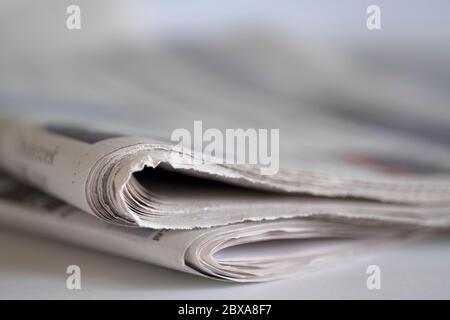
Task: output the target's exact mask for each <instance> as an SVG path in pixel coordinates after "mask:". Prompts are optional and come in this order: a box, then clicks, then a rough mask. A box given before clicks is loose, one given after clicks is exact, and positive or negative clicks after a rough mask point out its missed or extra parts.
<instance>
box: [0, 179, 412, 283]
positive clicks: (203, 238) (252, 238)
mask: <svg viewBox="0 0 450 320" xmlns="http://www.w3.org/2000/svg"><path fill="white" fill-rule="evenodd" d="M0 222H1V224H2V225H6V226H10V227H14V228H19V229H22V230H28V231H30V232H32V233H35V234H39V235H44V236H47V237H50V238H53V239H57V240H62V241H66V242H69V243H73V244H78V245H81V246H85V247H88V248H92V249H96V250H101V251H103V252H109V253H112V254H116V255H119V256H123V257H127V258H131V259H135V260H139V261H143V262H148V263H152V264H156V265H160V266H164V267H168V268H171V269H175V270H179V271H183V272H188V273H192V274H196V275H201V276H205V277H209V278H212V279H217V280H225V281H234V282H255V281H267V280H274V279H277V278H282V277H286V276H288V275H292V274H294V273H300V274H303V275H306V274H308V273H309V272H312V271H314V270H317V269H319V268H320V269H321V268H325V267H330V266H332V265H335V264H336V263H338V262H339V261H342V260H345V259H349V258H350V257H355V255H358V254H360V253H363V252H364V250H370V251H371V252H372V251H373V250H374V249H375V248H377V247H378V248H379V247H380V246H381V245H383V247H385V246H386V245H389V244H392V243H393V242H394V241H399V240H404V239H405V238H406V237H410V236H411V235H412V234H413V233H414V231H415V230H414V228H410V227H406V226H401V227H400V226H397V228H394V229H392V228H385V227H384V226H383V225H382V224H374V223H369V222H367V221H366V222H361V221H360V222H359V224H353V223H348V222H343V221H337V220H334V221H327V220H316V219H285V220H276V221H266V222H260V223H255V222H246V223H241V224H234V225H228V226H222V227H216V228H210V229H197V230H180V231H178V230H152V229H147V228H129V227H123V226H116V225H113V224H109V223H105V222H102V221H99V220H98V219H95V218H93V217H90V216H89V215H86V214H84V213H81V212H79V210H78V209H76V208H74V207H72V206H69V205H67V204H65V203H63V202H62V201H60V200H58V199H55V198H53V197H51V196H49V195H47V194H45V193H43V192H40V191H38V190H36V189H32V188H30V187H27V186H24V185H21V184H19V183H17V182H16V181H14V180H12V179H11V178H8V177H7V176H5V175H0Z"/></svg>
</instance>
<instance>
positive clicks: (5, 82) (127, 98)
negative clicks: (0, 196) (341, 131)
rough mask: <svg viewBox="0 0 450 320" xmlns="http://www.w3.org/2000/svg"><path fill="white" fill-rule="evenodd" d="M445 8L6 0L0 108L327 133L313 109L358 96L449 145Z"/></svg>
mask: <svg viewBox="0 0 450 320" xmlns="http://www.w3.org/2000/svg"><path fill="white" fill-rule="evenodd" d="M73 4H75V5H78V6H79V7H80V9H81V29H80V30H69V29H68V28H67V27H66V20H67V19H68V17H69V14H67V13H66V9H67V7H68V6H69V5H73ZM372 4H376V5H378V6H379V7H380V9H381V29H380V30H368V28H367V26H366V20H367V18H368V14H367V13H366V10H367V7H368V6H369V5H372ZM449 15H450V2H448V1H445V0H416V1H407V0H395V1H383V0H377V1H376V2H374V1H365V0H363V1H361V0H343V1H324V0H318V1H293V0H290V1H289V0H281V1H256V0H246V1H234V0H232V1H226V2H223V3H219V2H211V1H204V0H193V1H176V0H172V1H155V0H153V1H151V0H148V1H144V0H114V1H106V0H95V1H88V0H86V1H83V0H72V1H66V0H43V1H38V2H37V1H22V0H11V1H10V0H3V1H2V2H1V7H0V37H1V43H2V45H1V50H0V109H1V112H2V115H11V114H12V115H20V116H21V117H31V118H33V119H42V120H53V121H71V122H73V121H75V122H85V123H88V124H89V125H95V126H97V127H111V126H113V127H114V129H126V130H134V131H145V132H146V133H147V134H149V135H153V136H156V137H162V138H167V137H169V136H170V132H172V130H174V129H175V128H180V127H186V128H191V127H192V121H193V120H204V121H206V122H207V126H209V127H217V128H225V127H231V128H236V127H256V128H280V129H281V132H282V135H281V140H282V144H283V143H285V144H286V145H289V144H291V143H292V142H293V141H294V140H295V139H298V137H299V133H300V131H299V127H301V126H304V128H305V129H304V130H303V131H301V132H302V136H303V134H304V133H305V132H306V134H307V135H309V136H308V137H309V138H310V139H311V141H317V140H316V138H318V137H319V138H321V140H324V139H323V131H324V129H325V128H326V122H323V120H322V119H323V118H322V117H320V118H317V117H316V116H315V115H316V114H317V113H318V112H320V110H327V112H328V111H329V110H338V112H339V113H341V114H345V115H346V117H347V118H348V119H353V120H354V119H356V118H358V119H360V120H361V119H362V118H364V117H361V115H360V114H357V115H355V114H354V112H353V111H354V110H355V109H358V110H366V111H367V110H369V111H370V113H371V119H372V120H373V119H374V118H373V115H375V116H376V119H378V118H379V117H381V118H382V119H384V120H386V119H400V120H401V119H407V120H406V122H407V123H420V125H419V127H422V124H423V123H425V124H426V130H423V128H421V130H419V131H420V133H421V134H423V133H424V134H425V135H427V136H428V138H430V137H431V138H432V139H431V140H433V142H436V141H438V140H440V142H443V141H444V142H445V143H447V145H448V141H449V140H450V133H449V129H448V128H449V127H450V126H448V124H449V123H450V106H449V101H450V100H449V95H450V90H449V88H450V54H449V53H450V19H449ZM349 109H351V110H353V111H352V112H349ZM349 115H350V116H349ZM405 115H407V117H406V118H405ZM353 120H352V121H353ZM378 120H379V119H378ZM378 120H377V121H378ZM353 122H354V121H353ZM394 122H395V121H394ZM308 124H309V126H308ZM388 125H391V124H388ZM402 125H403V124H402ZM431 127H433V128H436V127H439V128H441V129H442V128H443V129H442V130H440V131H439V133H436V132H431V133H430V132H429V131H430V130H429V128H431ZM306 128H308V130H306ZM407 129H408V130H409V129H411V128H407ZM413 129H414V130H413V131H416V132H417V130H416V129H417V126H415V127H414V128H413ZM408 130H407V131H408ZM407 133H408V134H410V133H411V130H409V131H408V132H407ZM447 134H448V135H447ZM313 135H315V137H313ZM289 137H290V138H289ZM303 137H304V136H303ZM309 138H307V137H305V138H304V139H303V140H308V139H309ZM282 148H283V146H282Z"/></svg>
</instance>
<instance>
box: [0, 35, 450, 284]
mask: <svg viewBox="0 0 450 320" xmlns="http://www.w3.org/2000/svg"><path fill="white" fill-rule="evenodd" d="M293 43H299V41H298V39H297V41H289V40H288V41H283V39H282V37H279V35H275V36H274V37H271V38H270V39H268V38H267V37H260V35H258V36H256V37H254V35H252V36H250V37H247V36H243V37H238V38H234V37H229V38H228V39H225V40H223V39H221V40H219V41H209V40H208V41H207V43H206V44H205V43H194V42H188V43H176V44H173V43H171V44H168V45H167V44H166V45H163V46H158V47H149V46H147V45H143V44H142V42H139V43H138V44H134V45H133V43H131V42H130V43H127V44H123V43H108V44H105V43H103V44H102V46H104V47H102V48H98V47H95V48H94V49H93V50H92V49H91V48H90V49H89V50H85V51H84V50H83V48H82V47H81V48H80V47H77V50H75V51H73V52H72V50H69V51H70V52H67V56H64V55H61V52H60V51H58V54H59V55H61V56H58V54H57V55H52V52H46V51H45V49H43V48H40V49H41V50H42V51H43V52H41V51H34V50H28V51H27V50H20V52H23V55H17V54H16V53H15V52H16V51H14V50H9V51H11V52H9V51H8V50H3V51H2V53H1V54H2V58H5V59H0V60H1V61H0V67H1V68H2V70H5V72H3V73H2V76H0V85H1V89H2V91H0V103H1V107H2V110H1V111H2V114H1V116H2V122H1V123H0V168H1V169H2V170H5V171H6V172H7V173H8V174H10V175H11V176H12V177H14V179H16V180H21V182H22V183H24V184H18V183H17V181H12V180H10V179H9V178H4V179H3V178H2V179H3V180H2V181H3V182H2V187H1V190H2V191H1V197H0V198H1V199H0V220H1V221H2V224H10V225H13V226H16V227H19V228H23V229H27V230H30V231H33V232H40V233H42V234H45V235H49V236H53V237H55V238H58V239H62V240H67V241H69V242H74V243H78V244H81V245H85V246H87V247H92V248H96V249H99V250H102V251H108V252H112V253H115V254H119V255H123V256H127V257H130V258H134V259H138V260H143V261H147V262H150V263H155V264H159V265H163V266H166V267H170V268H174V269H178V270H182V271H186V272H191V273H196V274H202V275H205V276H208V277H212V278H218V279H224V280H234V281H259V280H270V279H274V278H278V277H282V276H285V275H287V274H290V273H293V272H306V271H308V270H310V269H313V268H314V267H315V266H318V265H320V264H321V263H322V262H324V261H328V260H329V261H335V260H334V259H337V258H342V257H345V256H347V253H348V254H349V256H351V254H355V253H356V254H358V253H360V252H364V251H369V250H371V249H372V247H373V246H375V245H377V244H378V243H386V242H390V240H393V241H396V240H399V239H403V238H404V237H409V236H411V235H412V233H414V231H415V230H417V229H419V230H422V231H423V230H430V228H432V230H440V229H441V228H448V226H449V224H450V160H449V159H450V149H449V148H448V147H449V144H448V141H449V137H450V135H449V131H448V127H449V126H448V122H449V121H450V114H449V113H448V101H450V100H449V97H448V96H445V95H446V94H447V95H448V92H447V91H446V92H445V93H444V94H443V96H444V97H443V98H442V99H437V95H435V94H432V95H431V96H430V95H428V96H427V95H426V94H423V93H422V92H421V91H420V88H419V89H418V88H416V87H411V86H408V85H406V84H405V83H403V82H402V83H401V84H402V85H401V86H399V87H400V88H399V87H398V82H396V81H395V79H394V80H392V79H386V78H383V77H379V78H377V77H373V76H372V77H370V79H369V77H368V76H367V73H365V72H364V70H361V69H359V68H358V67H357V65H355V64H353V63H351V62H352V61H349V60H351V59H345V58H344V59H341V58H342V57H340V56H339V55H337V54H336V52H334V51H329V50H328V51H327V50H325V51H323V50H314V46H310V45H309V44H308V43H307V42H305V45H304V46H303V47H298V46H296V45H292V44H293ZM42 47H44V46H42ZM49 47H52V46H49ZM69 47H70V48H71V49H72V47H73V46H72V45H71V46H69ZM8 48H9V47H8ZM8 48H6V49H8ZM261 48H264V50H261ZM12 49H14V48H13V47H12ZM8 52H9V54H8ZM27 52H30V53H32V55H33V57H32V58H30V57H28V59H27V57H26V55H27ZM324 52H325V53H329V54H325V53H324ZM3 55H6V57H3ZM35 56H37V57H38V58H36V57H35ZM401 59H402V61H403V60H405V59H407V57H404V56H401ZM67 61H70V63H67ZM36 70H37V71H36ZM391 80H392V81H391ZM396 83H397V87H396ZM404 85H406V86H404ZM380 92H382V93H383V94H380ZM404 92H406V93H407V94H403V93H404ZM399 93H400V94H399ZM424 106H426V108H424ZM196 120H203V122H204V124H205V127H209V128H216V129H220V130H226V129H227V128H228V129H229V128H235V129H236V128H243V129H248V128H263V129H270V128H275V129H279V138H280V141H279V155H280V162H279V167H278V170H277V171H276V172H275V173H273V174H262V172H263V171H262V169H267V167H264V166H261V165H260V164H257V165H252V164H229V163H223V162H221V161H220V159H217V158H215V157H209V156H206V157H205V154H204V150H203V149H196V148H189V146H180V145H179V144H177V143H176V142H174V141H172V140H171V139H170V137H171V132H174V131H175V130H177V129H179V128H188V129H191V126H193V125H194V122H195V121H196ZM30 185H31V186H33V187H34V188H36V189H37V190H34V189H29V186H30ZM27 186H28V187H27ZM42 191H44V192H45V193H41V192H42ZM66 203H67V204H66ZM86 213H88V214H86ZM89 214H90V215H91V216H89ZM92 216H95V217H97V218H99V219H100V220H103V221H99V219H95V218H94V217H92ZM105 221H106V222H108V223H105ZM136 227H138V228H136ZM139 227H140V228H139ZM169 229H170V230H169ZM315 240H318V241H315Z"/></svg>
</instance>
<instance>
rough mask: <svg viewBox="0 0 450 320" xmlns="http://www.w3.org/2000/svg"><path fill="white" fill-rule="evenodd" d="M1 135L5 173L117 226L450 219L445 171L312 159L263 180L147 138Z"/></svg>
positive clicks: (0, 162)
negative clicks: (324, 163)
mask: <svg viewBox="0 0 450 320" xmlns="http://www.w3.org/2000/svg"><path fill="white" fill-rule="evenodd" d="M0 130H1V132H0V166H1V167H2V168H4V169H5V170H7V171H8V172H10V173H11V174H13V175H14V176H16V177H17V178H19V179H21V180H22V181H26V182H27V183H29V184H32V185H33V186H35V187H37V188H39V189H41V190H43V191H45V192H47V193H49V194H51V195H53V196H55V197H56V198H58V199H61V200H63V201H65V202H67V203H69V204H71V205H73V206H75V207H78V208H79V209H81V210H82V211H84V212H88V213H90V214H92V215H95V216H96V217H98V218H100V219H102V220H105V221H109V222H113V223H116V224H124V225H132V226H139V227H147V228H153V229H193V228H199V227H200V228H205V227H212V226H219V225H227V224H231V223H238V222H244V221H262V220H274V219H279V218H294V217H306V216H328V217H345V218H367V219H368V218H370V219H375V220H382V221H388V222H403V223H413V224H417V225H423V226H448V225H449V223H450V215H449V203H450V181H449V180H447V179H443V176H442V175H437V176H436V175H428V174H425V175H422V174H415V175H411V174H408V175H406V176H405V177H404V178H403V176H398V175H388V174H381V173H380V174H378V175H377V174H376V171H374V172H371V175H368V174H366V175H362V174H361V171H360V170H358V168H355V172H354V174H350V175H348V173H346V172H345V170H347V168H345V167H344V172H343V173H341V171H339V170H340V169H342V168H339V167H336V171H335V173H334V174H333V175H327V174H324V173H321V170H317V169H315V168H312V169H308V167H307V164H306V163H305V166H304V167H303V168H302V170H301V171H295V170H283V169H280V171H279V172H278V173H276V174H274V175H263V174H261V173H260V171H259V170H258V169H259V166H251V165H229V164H224V163H220V162H216V161H214V160H215V159H209V158H201V154H198V153H196V152H192V151H191V150H186V149H182V148H181V149H180V148H179V146H178V145H175V144H173V143H172V144H170V143H167V142H159V141H156V140H152V139H149V138H145V137H143V138H141V137H137V136H136V137H135V136H123V135H120V134H111V133H101V132H100V133H99V132H96V131H95V130H92V129H86V128H80V127H73V126H64V125H47V126H45V125H43V126H37V125H33V124H26V123H20V122H15V121H14V120H9V121H8V122H7V123H5V124H4V125H3V126H1V129H0ZM306 151H307V150H305V152H306ZM403 153H405V151H404V150H403ZM180 155H181V156H180ZM384 156H385V157H389V156H391V155H389V154H388V155H384ZM197 160H198V161H197ZM322 160H323V159H322ZM320 161H321V159H317V161H315V162H314V163H313V165H314V166H315V167H317V163H319V162H320ZM301 164H302V163H301ZM355 167H356V166H355ZM319 169H322V168H319ZM325 169H328V168H324V169H323V171H326V170H325ZM361 177H364V178H361ZM444 177H445V176H444ZM402 178H403V179H402Z"/></svg>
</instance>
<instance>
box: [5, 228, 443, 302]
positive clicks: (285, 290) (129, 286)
mask: <svg viewBox="0 0 450 320" xmlns="http://www.w3.org/2000/svg"><path fill="white" fill-rule="evenodd" d="M71 264H76V265H79V266H80V268H81V284H82V288H81V290H68V289H67V288H66V279H67V278H66V277H67V274H66V273H65V271H66V268H67V266H68V265H71ZM371 264H376V265H379V266H380V268H381V290H368V289H367V287H366V278H367V274H366V268H367V266H368V265H371ZM0 298H1V299H16V298H19V299H35V298H41V299H53V298H61V299H96V298H104V299H133V298H134V299H305V298H306V299H310V298H326V299H329V298H359V299H367V298H374V299H378V298H386V299H392V298H425V299H428V298H438V299H441V298H446V299H449V298H450V235H444V236H439V237H437V236H435V237H429V238H426V239H421V240H414V241H413V242H409V243H403V244H401V245H398V246H395V247H392V248H389V249H387V250H384V251H383V252H379V253H376V254H370V255H365V256H363V257H358V258H357V259H353V260H352V261H348V262H345V263H342V264H340V265H338V266H336V267H332V268H329V269H327V270H322V271H319V272H316V273H313V274H310V275H307V276H295V277H291V278H288V279H286V280H280V281H275V282H269V283H259V284H229V283H222V282H217V281H213V280H208V279H203V278H200V277H197V276H193V275H188V274H184V273H181V272H176V271H171V270H167V269H164V268H160V267H156V266H152V265H148V264H144V263H141V262H136V261H132V260H127V259H124V258H120V257H115V256H112V255H107V254H103V253H99V252H96V251H92V250H88V249H84V248H80V247H75V246H71V245H68V244H63V243H58V242H54V241H51V240H47V239H43V238H39V237H36V236H33V235H29V234H25V233H22V232H19V231H14V230H10V229H3V228H0Z"/></svg>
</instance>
